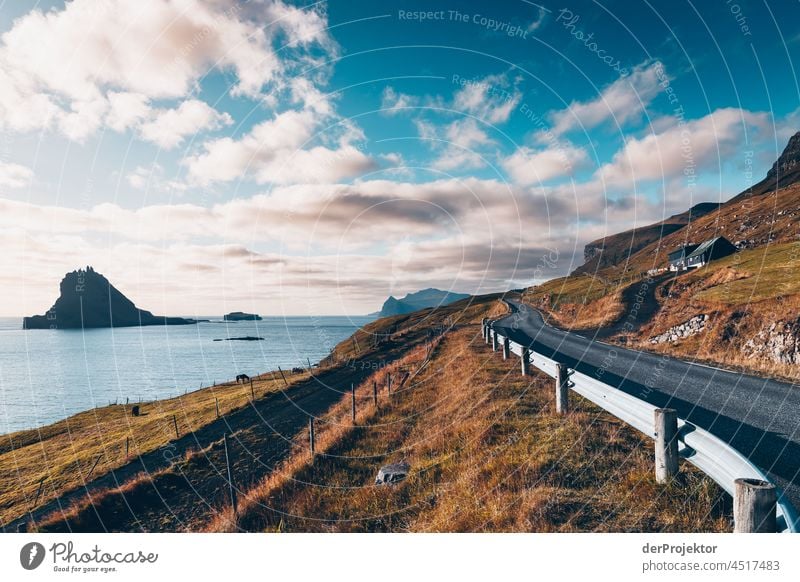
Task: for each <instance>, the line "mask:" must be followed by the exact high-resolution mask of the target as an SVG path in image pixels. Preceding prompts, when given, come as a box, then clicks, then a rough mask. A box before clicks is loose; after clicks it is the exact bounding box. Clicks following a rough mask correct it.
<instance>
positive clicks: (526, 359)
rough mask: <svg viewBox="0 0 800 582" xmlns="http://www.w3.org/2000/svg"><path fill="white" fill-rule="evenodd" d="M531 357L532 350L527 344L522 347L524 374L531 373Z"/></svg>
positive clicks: (521, 358)
mask: <svg viewBox="0 0 800 582" xmlns="http://www.w3.org/2000/svg"><path fill="white" fill-rule="evenodd" d="M530 359H531V351H530V350H529V349H528V348H526V347H525V346H523V347H522V356H521V357H520V360H521V362H522V375H523V376H527V375H528V374H530Z"/></svg>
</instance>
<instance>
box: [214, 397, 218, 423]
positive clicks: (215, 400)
mask: <svg viewBox="0 0 800 582" xmlns="http://www.w3.org/2000/svg"><path fill="white" fill-rule="evenodd" d="M214 407H215V408H216V409H217V418H219V398H214Z"/></svg>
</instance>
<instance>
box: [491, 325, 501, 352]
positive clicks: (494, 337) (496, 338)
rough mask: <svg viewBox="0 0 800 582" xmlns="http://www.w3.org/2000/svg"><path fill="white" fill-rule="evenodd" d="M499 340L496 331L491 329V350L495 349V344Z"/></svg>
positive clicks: (494, 350)
mask: <svg viewBox="0 0 800 582" xmlns="http://www.w3.org/2000/svg"><path fill="white" fill-rule="evenodd" d="M499 340H500V338H499V337H498V336H497V331H496V330H494V329H493V330H492V351H493V352H496V351H497V346H498V345H499V344H500V341H499Z"/></svg>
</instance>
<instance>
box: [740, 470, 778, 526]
mask: <svg viewBox="0 0 800 582" xmlns="http://www.w3.org/2000/svg"><path fill="white" fill-rule="evenodd" d="M733 483H734V487H735V489H734V491H733V522H734V527H733V531H734V532H736V533H775V532H776V531H777V529H778V526H777V523H776V517H775V513H776V504H777V493H776V491H775V485H773V484H772V483H769V482H767V481H761V480H760V479H736V480H735V481H734V482H733Z"/></svg>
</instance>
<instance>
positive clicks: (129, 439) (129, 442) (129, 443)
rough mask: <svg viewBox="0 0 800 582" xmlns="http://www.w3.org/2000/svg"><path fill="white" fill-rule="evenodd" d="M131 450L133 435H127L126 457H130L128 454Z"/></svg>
mask: <svg viewBox="0 0 800 582" xmlns="http://www.w3.org/2000/svg"><path fill="white" fill-rule="evenodd" d="M130 450H131V437H129V436H126V437H125V458H126V459H127V458H128V454H129V453H130Z"/></svg>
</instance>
